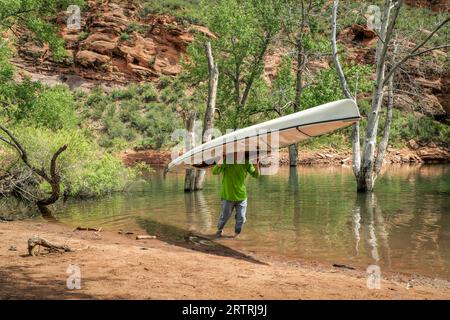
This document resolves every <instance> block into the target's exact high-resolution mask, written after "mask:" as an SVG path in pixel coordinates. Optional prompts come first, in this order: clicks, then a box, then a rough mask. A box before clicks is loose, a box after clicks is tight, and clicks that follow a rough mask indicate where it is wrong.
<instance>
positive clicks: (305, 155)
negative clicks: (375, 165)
mask: <svg viewBox="0 0 450 320" xmlns="http://www.w3.org/2000/svg"><path fill="white" fill-rule="evenodd" d="M408 144H409V146H408V147H404V148H401V149H394V148H388V149H387V152H386V156H385V158H384V164H385V165H389V164H391V165H392V164H434V163H440V164H445V163H450V149H449V148H445V147H439V146H437V145H435V144H434V143H430V144H427V145H419V144H417V143H416V142H415V141H413V140H411V141H410V142H409V143H408ZM119 157H120V158H121V159H122V161H123V163H124V164H125V165H127V166H133V165H135V164H136V163H139V162H143V163H146V164H148V165H154V166H165V165H167V164H168V163H169V162H170V161H171V152H170V151H166V150H138V151H136V150H132V149H131V150H125V151H123V152H122V153H120V155H119ZM310 165H319V166H320V165H336V166H338V165H339V166H342V165H350V166H351V165H352V152H351V150H342V151H337V150H335V149H331V148H329V149H320V150H300V151H299V158H298V164H297V166H310ZM282 166H289V153H288V152H287V151H286V150H281V151H280V167H282Z"/></svg>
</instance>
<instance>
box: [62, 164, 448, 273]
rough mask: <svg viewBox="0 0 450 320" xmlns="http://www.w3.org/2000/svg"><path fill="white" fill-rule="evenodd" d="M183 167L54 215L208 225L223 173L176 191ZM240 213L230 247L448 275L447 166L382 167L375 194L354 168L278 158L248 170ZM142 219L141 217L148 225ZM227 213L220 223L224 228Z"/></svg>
mask: <svg viewBox="0 0 450 320" xmlns="http://www.w3.org/2000/svg"><path fill="white" fill-rule="evenodd" d="M183 182H184V174H183V173H175V174H169V175H168V176H167V179H166V180H164V179H163V178H162V172H159V171H157V172H155V173H154V174H152V175H151V177H150V178H149V182H148V183H147V184H145V185H143V186H141V187H140V188H139V191H140V192H132V193H129V194H126V195H120V194H118V195H114V196H112V197H110V198H105V199H100V200H98V199H96V200H94V201H87V202H77V201H73V200H72V201H69V202H68V203H67V204H66V205H65V206H64V207H63V208H62V209H61V211H60V212H59V218H60V219H61V220H63V221H65V222H66V223H69V224H72V225H81V224H82V225H89V226H94V227H99V226H102V227H103V228H104V229H111V230H117V229H140V228H142V224H139V223H137V222H136V221H138V220H139V219H141V220H139V221H142V219H145V221H147V222H148V223H150V222H152V223H157V224H160V225H166V226H172V227H174V228H173V230H184V231H189V232H193V233H194V232H195V233H196V234H212V233H214V232H215V229H216V223H217V219H218V215H219V208H220V178H218V177H216V176H212V175H208V176H207V180H206V184H205V186H204V189H203V191H200V192H196V193H184V192H183ZM247 190H248V194H249V198H248V209H247V223H246V225H245V227H244V232H243V234H242V239H240V240H239V241H232V242H230V240H225V241H229V242H230V243H228V242H227V243H226V245H227V246H230V247H231V248H233V249H235V250H240V251H247V252H249V251H251V252H256V253H261V254H268V255H281V256H283V257H285V258H287V259H299V258H304V259H310V260H318V261H321V262H326V263H339V264H348V265H354V266H360V267H363V268H366V267H367V266H368V265H370V264H377V265H379V266H380V267H381V269H382V271H386V270H391V271H398V272H406V273H420V274H424V275H431V276H439V277H445V278H450V201H449V199H450V166H421V167H398V168H397V167H393V168H389V169H388V170H387V171H386V172H385V173H384V175H383V176H382V177H380V179H379V180H378V184H377V188H376V192H375V193H374V194H368V195H364V194H357V193H356V192H355V182H354V178H353V174H352V171H351V169H349V168H342V167H331V168H309V167H301V168H298V169H296V168H282V169H280V171H279V173H278V174H277V175H274V176H265V177H261V178H260V179H248V180H247ZM148 223H147V225H148ZM232 227H233V223H229V225H228V226H227V228H228V229H225V232H226V233H227V232H231V233H232V231H233V230H232V229H233V228H232Z"/></svg>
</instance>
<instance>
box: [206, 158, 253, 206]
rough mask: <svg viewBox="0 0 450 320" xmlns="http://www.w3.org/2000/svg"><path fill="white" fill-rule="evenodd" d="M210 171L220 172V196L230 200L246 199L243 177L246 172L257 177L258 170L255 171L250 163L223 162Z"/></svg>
mask: <svg viewBox="0 0 450 320" xmlns="http://www.w3.org/2000/svg"><path fill="white" fill-rule="evenodd" d="M212 172H213V174H215V175H217V174H220V173H222V176H223V178H222V191H221V194H220V196H221V198H222V199H223V200H230V201H242V200H245V199H247V190H246V188H245V178H246V177H247V174H248V173H249V174H250V175H251V176H252V177H254V178H257V177H259V171H256V169H255V167H254V166H253V164H251V163H245V164H226V163H224V164H222V165H221V166H220V167H219V166H218V165H215V166H214V168H213V169H212Z"/></svg>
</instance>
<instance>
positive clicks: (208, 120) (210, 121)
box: [194, 41, 219, 190]
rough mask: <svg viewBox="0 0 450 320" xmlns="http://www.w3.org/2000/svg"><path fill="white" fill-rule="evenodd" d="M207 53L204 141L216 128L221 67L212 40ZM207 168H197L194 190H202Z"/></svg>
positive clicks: (210, 136) (207, 44)
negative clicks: (215, 58) (212, 46)
mask: <svg viewBox="0 0 450 320" xmlns="http://www.w3.org/2000/svg"><path fill="white" fill-rule="evenodd" d="M205 53H206V57H207V58H208V74H209V82H208V101H207V103H206V111H205V117H204V119H203V132H202V143H206V142H208V141H211V138H212V129H213V128H214V114H215V111H216V97H217V85H218V83H219V67H218V66H217V63H216V62H214V57H213V54H212V49H211V42H210V41H208V42H206V44H205ZM205 173H206V172H205V170H197V173H196V176H195V187H194V190H201V189H202V188H203V184H204V181H205Z"/></svg>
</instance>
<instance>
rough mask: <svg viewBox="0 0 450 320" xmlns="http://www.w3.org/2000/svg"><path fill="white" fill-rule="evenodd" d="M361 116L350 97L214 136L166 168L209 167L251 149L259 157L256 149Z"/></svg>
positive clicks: (266, 148)
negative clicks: (225, 157) (220, 160)
mask: <svg viewBox="0 0 450 320" xmlns="http://www.w3.org/2000/svg"><path fill="white" fill-rule="evenodd" d="M359 119H360V114H359V110H358V107H357V105H356V103H355V102H354V101H353V100H351V99H344V100H339V101H334V102H330V103H326V104H323V105H320V106H317V107H314V108H310V109H307V110H303V111H300V112H296V113H293V114H290V115H287V116H284V117H280V118H277V119H273V120H269V121H266V122H263V123H259V124H256V125H253V126H250V127H247V128H244V129H239V130H236V131H233V132H231V133H228V134H225V135H223V136H220V137H218V138H215V139H213V140H211V141H209V142H207V143H204V144H202V145H199V146H197V147H195V148H193V149H191V150H189V151H187V152H186V153H184V154H183V155H181V156H179V157H178V158H176V159H174V160H173V161H172V162H171V163H169V165H168V166H167V168H166V170H167V171H169V170H171V169H173V168H174V167H176V166H178V165H189V166H194V167H208V166H211V165H213V164H214V163H215V162H216V161H217V159H219V158H222V157H223V156H224V155H229V154H232V153H236V152H238V151H246V152H250V154H254V156H253V157H252V156H250V158H255V157H258V155H257V154H256V151H259V152H261V150H262V149H263V150H264V151H265V154H267V153H271V152H273V151H275V150H278V149H279V148H283V147H286V146H289V145H291V144H293V143H297V142H299V141H302V140H306V139H309V138H312V137H317V136H319V135H322V134H326V133H329V132H332V131H335V130H337V129H340V128H344V127H347V126H350V125H352V124H353V123H355V122H357V121H359ZM256 140H257V143H255V141H256ZM247 156H248V153H247Z"/></svg>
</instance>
